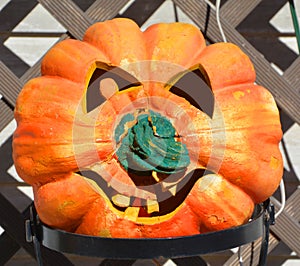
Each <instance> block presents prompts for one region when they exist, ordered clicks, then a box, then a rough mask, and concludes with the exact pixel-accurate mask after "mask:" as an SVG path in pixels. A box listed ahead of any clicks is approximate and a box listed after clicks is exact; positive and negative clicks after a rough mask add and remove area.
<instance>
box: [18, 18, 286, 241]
mask: <svg viewBox="0 0 300 266" xmlns="http://www.w3.org/2000/svg"><path fill="white" fill-rule="evenodd" d="M128 33H130V36H128ZM139 62H148V63H146V64H139ZM149 62H150V63H149ZM152 62H166V64H168V65H172V66H174V65H175V66H176V67H174V68H170V69H168V68H166V67H165V66H166V64H162V65H160V64H157V65H155V66H156V68H155V70H153V68H151V64H152ZM112 66H117V67H119V68H121V69H123V70H124V71H127V72H128V73H130V74H131V75H133V76H134V77H135V78H136V79H137V80H139V81H141V84H140V85H139V86H134V87H132V88H130V89H128V90H124V91H116V92H114V93H111V94H109V95H108V96H106V98H107V99H106V101H105V102H104V103H103V104H102V105H101V106H99V107H97V108H96V109H95V110H94V111H92V112H91V113H89V114H87V112H86V110H85V106H84V103H83V99H84V96H85V94H86V90H87V87H88V84H89V82H90V79H91V76H92V74H93V72H94V71H95V69H97V68H100V69H105V70H108V71H109V70H110V69H111V67H112ZM184 69H185V70H186V69H200V71H201V72H202V74H203V76H204V77H205V79H206V82H207V83H208V84H209V85H210V87H211V89H212V91H213V94H214V97H215V101H216V105H217V106H218V110H219V112H215V113H214V114H213V117H212V118H210V117H209V116H208V115H207V114H205V113H204V112H202V111H201V110H199V109H197V108H196V107H194V106H193V105H191V104H190V103H189V102H188V101H187V100H186V99H184V98H182V97H180V96H178V95H175V94H174V93H172V92H171V91H169V90H168V89H170V87H171V85H168V82H169V80H170V79H172V78H174V76H176V75H179V76H180V75H182V73H180V71H179V70H184ZM147 75H148V76H149V77H150V80H154V82H148V81H145V82H144V80H145V79H146V78H145V77H146V76H147ZM155 80H159V81H160V82H156V81H155ZM254 82H255V70H254V68H253V65H252V63H251V62H250V59H249V58H248V57H247V56H246V55H245V54H244V53H243V52H242V51H241V50H240V49H239V48H238V47H237V46H236V45H234V44H230V43H218V44H212V45H209V46H206V44H205V39H204V37H203V35H202V34H201V32H200V31H199V30H198V29H197V28H196V27H194V26H192V25H189V24H184V23H170V24H164V23H160V24H155V25H152V26H151V27H149V28H148V29H147V30H146V31H145V32H141V31H140V29H139V28H138V26H137V25H136V24H135V23H134V22H133V21H131V20H129V19H120V18H118V19H113V20H110V21H105V22H99V23H96V24H94V25H92V26H91V27H90V28H89V29H88V30H87V31H86V34H85V36H84V38H83V41H78V40H65V41H62V42H60V43H58V44H56V45H55V46H54V47H53V48H52V49H50V51H49V52H48V53H47V54H46V55H45V57H44V59H43V62H42V76H41V77H38V78H35V79H32V80H30V81H29V82H28V83H27V84H25V86H24V88H23V89H22V91H21V93H20V95H19V97H18V99H17V104H16V108H15V118H16V121H17V124H18V126H17V129H16V131H15V133H14V138H13V159H14V162H15V166H16V170H17V172H18V174H19V175H20V177H21V178H22V179H24V180H25V181H26V182H27V183H29V184H31V185H32V187H33V190H34V197H35V206H36V209H37V212H38V214H39V217H40V219H41V220H42V221H43V222H44V223H45V224H47V225H49V226H52V227H54V228H59V229H63V230H67V231H70V232H76V233H80V234H88V235H95V236H103V237H132V238H140V237H173V236H183V235H193V234H198V233H202V232H207V231H215V230H222V229H226V228H230V227H233V226H237V225H241V224H243V223H245V222H247V221H248V219H249V218H250V217H251V215H252V212H253V209H254V205H255V204H256V203H260V202H262V201H264V200H266V199H267V198H268V197H270V196H271V195H272V194H273V193H274V191H275V190H276V189H277V187H278V185H279V182H280V180H281V177H282V172H283V163H282V158H281V154H280V151H279V147H278V144H279V141H280V140H281V137H282V131H281V126H280V121H279V114H278V109H277V107H276V104H275V101H274V99H273V97H272V95H271V94H270V93H269V92H268V91H267V90H266V89H265V88H263V87H261V86H259V85H256V84H254ZM166 84H167V86H166ZM106 86H108V87H109V84H108V85H106ZM108 91H109V88H108ZM133 103H134V104H133ZM146 104H147V108H149V109H151V110H152V111H154V112H157V113H159V114H160V115H162V116H164V117H166V118H167V119H168V120H169V121H170V122H171V123H172V125H173V126H174V128H175V129H176V132H177V133H178V135H180V136H181V137H180V141H181V142H182V143H183V145H185V147H186V149H187V151H188V153H189V156H190V160H191V162H190V165H189V166H188V169H189V170H193V169H196V168H197V169H207V170H210V171H212V172H213V173H210V174H204V176H202V177H200V178H198V179H197V180H196V181H195V182H194V184H193V186H192V187H191V189H190V190H189V191H188V193H187V194H186V196H185V197H184V199H183V200H181V201H180V202H176V204H177V205H176V207H174V208H170V211H169V212H168V213H162V214H159V215H151V212H150V213H149V212H148V213H146V214H145V213H144V214H142V213H141V211H142V206H141V204H136V205H134V204H133V205H131V208H127V209H125V211H124V210H123V209H122V210H120V209H118V208H116V207H115V206H114V205H113V204H112V201H111V198H110V197H109V196H108V195H106V193H105V191H104V190H105V188H100V187H99V186H98V185H97V184H96V183H95V182H94V181H92V180H90V179H89V178H87V177H84V176H83V175H80V174H78V173H77V172H78V171H79V170H81V169H90V170H92V171H94V172H97V173H98V174H99V175H100V176H101V177H102V178H103V180H104V181H105V182H106V184H107V185H108V186H110V187H112V188H113V189H115V190H116V191H118V195H121V196H124V198H126V197H127V198H129V197H134V198H135V199H141V200H150V201H149V202H150V203H151V200H155V194H153V193H152V191H151V190H143V189H142V188H140V187H139V186H137V185H136V184H135V183H134V182H133V180H132V178H131V177H130V176H129V174H128V172H127V171H126V169H124V167H123V166H122V165H121V164H120V163H119V161H118V157H117V155H116V154H115V149H116V143H115V142H116V141H115V139H114V138H115V136H114V134H115V130H116V124H117V123H118V121H119V120H118V119H120V117H122V116H124V114H126V113H128V112H129V113H130V112H131V113H133V112H134V111H136V109H138V108H145V105H146ZM74 132H75V133H74ZM212 132H217V133H212ZM218 132H221V133H220V134H219V133H218ZM224 134H225V135H224ZM224 136H225V137H224ZM185 177H186V175H185V174H183V175H182V179H180V180H183V179H184V178H185ZM173 188H174V187H173ZM175 190H176V188H175ZM176 196H177V191H176V193H175V195H174V196H173V197H174V198H176ZM152 197H153V198H152ZM127 198H126V199H127ZM150 203H149V204H150ZM156 207H157V206H156ZM147 208H148V210H149V208H150V207H149V206H148V207H147ZM154 208H155V206H154ZM147 216H150V217H147Z"/></svg>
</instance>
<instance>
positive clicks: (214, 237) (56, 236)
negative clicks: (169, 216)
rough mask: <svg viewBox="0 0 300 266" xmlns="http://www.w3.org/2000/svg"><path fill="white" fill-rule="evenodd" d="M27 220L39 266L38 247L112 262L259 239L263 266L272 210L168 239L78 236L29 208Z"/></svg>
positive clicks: (206, 250) (203, 251)
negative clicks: (240, 222)
mask: <svg viewBox="0 0 300 266" xmlns="http://www.w3.org/2000/svg"><path fill="white" fill-rule="evenodd" d="M31 213H32V215H31V217H30V221H29V220H27V221H26V225H27V226H26V239H27V241H29V242H31V241H33V242H34V245H35V250H36V257H37V261H38V264H39V265H42V261H41V256H40V245H43V246H45V247H47V248H50V249H53V250H56V251H59V252H65V253H71V254H76V255H82V256H90V257H102V258H114V259H153V258H158V257H161V256H162V257H165V258H178V257H190V256H195V255H203V254H208V253H214V252H218V251H222V250H226V249H230V248H234V247H238V246H241V245H244V244H247V243H251V242H253V241H255V240H257V239H258V238H259V237H262V245H261V251H260V260H259V265H260V266H263V265H266V258H267V251H268V244H269V226H270V225H271V224H274V222H275V218H274V207H273V206H272V205H270V201H269V200H267V201H266V202H265V203H264V204H261V205H256V207H255V211H254V213H253V217H252V219H251V221H249V222H248V223H247V224H244V225H241V226H237V227H234V228H230V229H227V230H222V231H217V232H212V233H204V234H199V235H193V236H185V237H170V238H142V239H129V238H128V239H127V238H103V237H94V236H87V235H79V234H74V233H69V232H65V231H62V230H56V229H52V228H49V227H48V226H46V225H44V224H42V223H41V222H40V221H39V219H38V216H37V214H36V212H35V209H34V207H32V209H31Z"/></svg>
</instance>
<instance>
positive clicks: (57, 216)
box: [34, 173, 99, 231]
mask: <svg viewBox="0 0 300 266" xmlns="http://www.w3.org/2000/svg"><path fill="white" fill-rule="evenodd" d="M66 188H68V189H67V190H66ZM53 191H55V193H53ZM34 195H35V198H36V200H35V207H36V209H37V211H38V213H39V218H40V219H41V220H42V221H47V224H48V225H49V226H53V227H58V228H61V229H63V230H70V229H71V230H72V231H74V230H75V229H76V228H77V227H78V225H79V224H80V222H81V219H82V218H83V217H84V215H85V214H86V213H87V211H88V209H89V206H91V205H92V204H93V202H94V201H95V200H96V199H97V198H99V195H98V194H97V193H96V192H95V190H94V189H93V188H92V186H91V185H90V183H89V182H88V181H86V180H85V179H84V178H83V177H81V176H80V175H78V174H74V173H68V174H66V175H65V177H64V178H62V179H59V180H55V181H52V182H48V183H47V184H44V185H39V186H36V185H35V186H34Z"/></svg>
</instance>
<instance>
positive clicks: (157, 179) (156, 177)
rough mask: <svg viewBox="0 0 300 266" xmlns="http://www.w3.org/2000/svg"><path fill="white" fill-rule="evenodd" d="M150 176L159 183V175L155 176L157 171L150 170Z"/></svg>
mask: <svg viewBox="0 0 300 266" xmlns="http://www.w3.org/2000/svg"><path fill="white" fill-rule="evenodd" d="M152 177H153V178H154V180H155V181H156V182H157V183H159V181H160V179H159V177H158V176H157V172H155V171H152Z"/></svg>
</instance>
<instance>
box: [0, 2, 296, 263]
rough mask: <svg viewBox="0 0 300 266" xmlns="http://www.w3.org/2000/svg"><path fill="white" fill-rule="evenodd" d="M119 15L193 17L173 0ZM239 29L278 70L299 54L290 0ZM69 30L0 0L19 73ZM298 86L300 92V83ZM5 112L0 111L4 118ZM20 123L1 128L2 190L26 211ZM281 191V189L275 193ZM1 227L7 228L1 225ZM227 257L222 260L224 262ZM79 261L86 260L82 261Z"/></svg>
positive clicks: (1, 29) (1, 44)
mask: <svg viewBox="0 0 300 266" xmlns="http://www.w3.org/2000/svg"><path fill="white" fill-rule="evenodd" d="M73 2H75V3H76V4H77V5H78V6H79V7H80V8H81V9H82V10H83V11H85V10H87V9H88V7H89V6H90V5H91V4H92V3H94V1H92V0H88V1H84V0H76V1H75V0H74V1H73ZM295 4H296V8H297V12H298V16H299V14H300V1H295ZM174 8H176V9H174ZM140 10H143V12H140ZM118 16H120V17H129V18H132V19H134V20H135V21H136V22H137V23H138V24H139V26H141V28H142V29H145V28H146V27H147V26H149V25H150V24H153V23H156V22H162V21H164V22H173V21H175V20H179V21H185V22H189V23H193V21H191V19H189V17H188V16H187V15H186V14H184V12H182V10H180V9H179V8H178V7H174V4H173V2H172V1H170V0H166V1H163V0H161V1H157V0H156V1H151V0H147V1H146V0H130V1H128V3H127V5H126V6H124V8H123V9H122V10H121V11H120V12H119V14H118ZM299 20H300V17H299ZM254 25H255V26H254ZM237 29H238V31H239V32H240V33H241V34H242V35H243V36H244V37H245V38H246V39H247V40H248V41H249V42H250V43H251V44H252V45H253V46H254V47H255V48H256V49H257V50H258V51H259V52H261V53H262V54H263V55H264V56H265V57H266V59H267V60H268V61H269V62H272V64H273V66H274V68H276V70H277V71H278V72H279V73H283V72H284V71H285V70H286V69H287V68H288V66H290V65H291V64H292V62H293V61H294V60H296V58H297V57H298V55H299V52H298V50H297V44H296V38H295V34H294V28H293V25H292V19H291V16H290V13H289V7H288V3H287V1H284V0H276V1H267V0H265V1H262V2H261V4H259V5H258V6H257V7H256V8H255V9H254V11H253V12H252V13H251V14H250V15H249V16H248V17H247V18H246V19H245V20H244V21H243V22H242V23H241V24H240V25H239V26H238V27H237ZM66 32H67V30H66V29H65V28H64V27H63V26H62V25H61V24H60V23H59V22H58V21H57V20H56V19H55V18H54V17H53V16H52V15H51V14H50V13H49V12H48V11H47V10H46V9H45V8H44V7H43V6H42V5H41V4H40V3H39V2H38V1H36V0H26V1H21V0H0V61H2V62H3V63H4V64H5V65H6V66H7V67H8V68H9V69H10V70H11V71H12V72H13V73H14V74H15V75H16V76H17V77H19V78H20V77H21V76H22V75H23V74H24V73H25V72H26V71H27V70H28V69H29V68H30V67H32V66H34V65H35V64H36V63H37V62H38V61H39V60H40V59H41V58H42V57H43V55H44V54H45V53H46V52H47V51H48V49H49V48H50V47H51V46H52V45H53V44H55V43H56V42H57V41H58V40H59V38H60V37H61V35H62V34H64V33H66ZM270 47H272V49H270ZM295 90H297V91H298V92H299V93H300V88H295ZM2 96H5V95H1V91H0V104H2V105H3V104H5V101H4V100H5V99H4V97H3V98H2ZM299 108H300V107H299ZM1 110H6V109H1ZM1 112H2V111H1ZM5 112H6V111H5ZM7 112H8V113H11V114H10V115H11V117H12V110H10V109H9V108H7ZM5 114H6V113H5ZM5 114H4V113H1V115H0V119H1V118H2V116H4V115H5ZM281 120H282V127H283V132H284V137H283V141H282V143H281V150H282V153H283V155H284V167H285V169H284V170H285V171H284V179H285V181H286V184H287V186H286V191H287V195H290V194H291V193H292V192H293V191H294V190H295V188H296V187H297V186H299V184H300V137H299V136H300V126H299V125H298V124H296V123H294V122H293V120H292V119H291V118H289V117H288V116H287V115H286V114H285V113H284V112H281ZM15 128H16V123H15V121H14V120H13V119H11V120H10V121H9V122H8V123H7V124H6V125H5V126H3V127H2V128H0V192H1V194H3V195H4V196H5V197H6V198H7V199H9V201H11V202H12V203H13V205H14V206H16V207H17V208H18V210H20V211H23V210H24V209H25V208H26V207H27V206H28V205H29V204H30V203H31V200H32V197H33V195H32V189H31V187H29V186H27V185H26V184H25V183H24V182H23V181H22V180H21V179H20V178H19V177H18V175H17V173H16V171H15V168H14V165H13V161H12V148H11V142H12V134H13V132H14V130H15ZM278 195H279V193H278V192H277V193H276V196H278ZM1 233H2V234H3V233H4V232H3V229H2V228H1V227H0V234H1ZM228 252H235V250H233V251H226V252H225V253H224V254H227V256H228ZM0 253H1V251H0ZM272 254H274V255H276V254H279V255H280V254H284V255H286V256H290V258H291V259H290V260H288V259H284V260H283V261H282V262H281V265H285V266H291V265H300V259H299V258H298V259H297V257H296V256H294V254H292V253H291V251H290V250H289V249H288V248H287V247H286V246H285V245H284V244H281V245H279V246H278V247H277V248H276V249H275V250H274V251H272V253H271V254H270V255H272ZM13 261H14V260H13V259H12V261H11V263H10V262H9V263H8V264H7V265H16V264H13V263H17V262H16V261H14V262H13ZM101 262H102V263H103V260H101V261H100V260H97V261H90V263H91V264H89V265H100V264H99V263H101ZM224 262H225V261H224V260H223V261H221V262H220V265H221V264H223V263H224ZM29 263H30V262H29ZM85 263H86V261H85ZM93 263H94V264H93ZM95 263H96V264H95ZM26 265H35V263H34V262H33V261H32V264H26ZM78 265H79V264H78ZM80 265H86V264H84V262H82V264H80ZM101 265H102V264H101ZM103 265H104V264H103ZM130 265H136V266H137V265H165V266H172V265H182V264H180V261H179V260H177V262H176V260H174V261H171V260H167V259H161V260H160V261H157V264H155V263H154V262H153V261H150V260H138V261H135V262H134V263H133V264H130ZM198 265H200V264H198ZM274 265H277V264H274Z"/></svg>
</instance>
